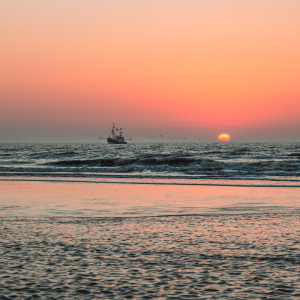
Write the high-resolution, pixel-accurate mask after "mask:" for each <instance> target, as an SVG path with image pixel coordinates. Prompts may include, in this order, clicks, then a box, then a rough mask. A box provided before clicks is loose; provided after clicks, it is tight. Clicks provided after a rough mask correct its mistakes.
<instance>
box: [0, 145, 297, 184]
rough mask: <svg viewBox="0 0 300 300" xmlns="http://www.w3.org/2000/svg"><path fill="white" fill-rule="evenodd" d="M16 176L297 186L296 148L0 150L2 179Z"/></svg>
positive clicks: (20, 147) (48, 147)
mask: <svg viewBox="0 0 300 300" xmlns="http://www.w3.org/2000/svg"><path fill="white" fill-rule="evenodd" d="M20 176H22V177H26V178H31V179H34V178H36V179H40V178H43V177H51V178H61V179H66V178H69V179H70V178H74V179H76V180H80V179H83V178H85V179H98V181H99V179H103V178H122V181H123V182H128V179H144V181H143V182H147V180H148V181H149V182H151V181H150V179H156V181H155V182H156V183H159V182H164V181H166V182H168V180H170V179H172V180H173V181H172V182H173V183H176V182H180V183H181V184H183V183H186V184H189V183H193V182H195V180H196V183H197V184H201V183H210V182H212V183H213V184H217V183H218V182H217V181H216V180H231V181H227V184H232V185H234V184H235V183H236V182H235V180H247V181H250V180H256V181H257V182H256V184H259V185H261V184H263V183H264V182H266V181H268V182H267V183H266V184H267V185H268V184H269V185H273V184H274V185H276V184H277V185H280V182H281V183H282V184H281V185H295V186H300V177H299V176H300V143H231V142H228V143H156V144H142V143H140V144H133V143H132V144H127V145H108V144H1V145H0V177H20ZM177 180H178V181H177ZM213 180H214V181H213ZM271 181H272V182H271ZM253 184H255V183H253Z"/></svg>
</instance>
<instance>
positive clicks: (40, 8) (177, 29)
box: [0, 0, 300, 142]
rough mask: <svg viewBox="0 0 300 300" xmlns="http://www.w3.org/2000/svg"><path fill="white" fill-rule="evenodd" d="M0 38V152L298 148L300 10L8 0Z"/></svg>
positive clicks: (223, 0)
mask: <svg viewBox="0 0 300 300" xmlns="http://www.w3.org/2000/svg"><path fill="white" fill-rule="evenodd" d="M241 2H242V3H241ZM0 34H1V47H0V66H1V71H0V102H1V110H0V138H1V141H16V142H18V141H22V142H23V141H27V140H30V141H31V140H35V141H56V140H59V141H63V140H65V141H90V142H97V137H98V136H99V134H101V133H102V132H105V131H106V130H108V129H109V128H110V126H111V123H112V122H116V123H117V124H119V125H121V126H123V127H124V128H126V129H127V130H126V131H127V132H129V133H130V135H131V136H133V137H135V136H136V137H137V138H143V135H144V136H145V135H148V134H150V133H151V134H154V135H155V134H159V133H161V132H170V134H172V135H173V136H176V134H178V135H179V136H180V135H182V136H183V135H188V134H189V133H190V134H192V135H193V136H194V137H195V136H196V135H197V136H196V137H197V138H198V137H199V138H201V137H216V138H217V136H218V134H220V133H223V132H227V133H229V134H231V136H232V137H234V136H236V137H237V136H239V137H242V138H243V139H247V138H251V139H268V138H270V139H278V140H279V139H282V138H289V139H292V140H294V139H295V138H296V139H298V140H299V129H300V118H299V113H300V87H299V78H300V39H299V36H300V1H298V0H286V1H281V0H260V1H258V0H252V1H237V0H210V1H208V0H207V1H205V0H203V1H196V0H194V1H193V0H191V1H183V0H182V1H179V0H173V1H171V0H168V1H164V0H160V1H158V0H152V1H146V0H145V1H140V0H135V1H133V0H128V1H121V0H119V1H117V0H110V1H96V0H87V1H74V0H65V1H58V0H53V1H39V0H27V1H16V0H10V1H2V2H1V4H0ZM190 128H193V130H192V131H191V130H190ZM232 140H234V138H232Z"/></svg>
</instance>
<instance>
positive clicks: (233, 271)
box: [0, 213, 300, 299]
mask: <svg viewBox="0 0 300 300" xmlns="http://www.w3.org/2000/svg"><path fill="white" fill-rule="evenodd" d="M299 220H300V218H299V214H298V213H293V214H251V215H249V214H248V215H246V214H245V215H243V214H241V215H209V216H173V217H171V216H169V217H142V218H76V217H75V218H72V217H69V218H1V219H0V221H1V227H2V229H1V241H0V243H1V248H0V249H1V250H0V251H1V253H0V267H1V273H0V294H1V295H2V297H3V299H5V297H7V298H9V299H14V298H16V299H26V298H27V297H28V298H31V299H32V298H37V299H49V298H50V299H51V297H52V298H53V299H110V298H111V299H130V298H133V299H147V298H148V299H151V298H161V299H197V298H198V299H224V298H226V299H258V298H259V299H297V298H298V297H300V284H299V271H300V267H299V264H300V246H299V233H300V231H299V228H300V226H299V225H300V224H299V223H300V221H299Z"/></svg>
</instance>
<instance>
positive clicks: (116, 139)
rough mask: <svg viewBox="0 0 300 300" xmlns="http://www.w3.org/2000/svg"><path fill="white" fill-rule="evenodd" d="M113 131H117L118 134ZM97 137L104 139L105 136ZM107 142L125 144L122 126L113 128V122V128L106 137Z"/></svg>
mask: <svg viewBox="0 0 300 300" xmlns="http://www.w3.org/2000/svg"><path fill="white" fill-rule="evenodd" d="M115 131H119V135H118V134H116V133H115ZM99 139H105V138H101V137H99ZM128 140H130V139H128ZM107 142H108V143H109V144H127V142H126V141H125V137H124V136H123V132H122V128H120V129H118V128H115V123H113V128H112V130H111V132H110V134H109V136H108V138H107Z"/></svg>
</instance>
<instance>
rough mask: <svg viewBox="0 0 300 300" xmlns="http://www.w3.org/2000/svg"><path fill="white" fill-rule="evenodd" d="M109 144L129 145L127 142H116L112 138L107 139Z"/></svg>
mask: <svg viewBox="0 0 300 300" xmlns="http://www.w3.org/2000/svg"><path fill="white" fill-rule="evenodd" d="M107 142H108V143H109V144H127V142H125V141H124V142H119V141H116V140H114V139H111V138H108V139H107Z"/></svg>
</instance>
